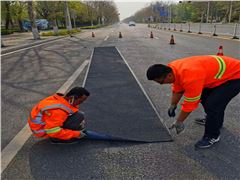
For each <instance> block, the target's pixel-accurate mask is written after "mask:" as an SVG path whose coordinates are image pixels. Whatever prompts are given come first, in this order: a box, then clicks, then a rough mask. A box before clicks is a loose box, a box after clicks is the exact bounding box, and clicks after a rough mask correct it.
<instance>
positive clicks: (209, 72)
mask: <svg viewBox="0 0 240 180" xmlns="http://www.w3.org/2000/svg"><path fill="white" fill-rule="evenodd" d="M147 78H148V80H153V81H155V82H157V83H159V84H171V83H172V91H173V93H172V99H171V106H170V108H169V109H168V115H169V116H170V117H174V116H175V109H176V108H177V104H178V102H179V101H180V99H181V98H182V96H183V103H182V108H181V112H180V114H179V116H178V118H177V119H176V121H175V123H174V124H173V125H172V126H171V127H170V128H175V129H176V131H177V134H179V133H180V132H181V131H183V129H184V124H183V121H184V120H185V119H186V118H187V117H188V115H189V114H190V113H191V112H192V111H193V110H195V109H196V108H197V107H198V104H199V102H201V104H202V106H203V108H204V111H205V113H206V124H205V132H204V136H203V138H202V139H201V140H200V141H198V142H197V143H196V144H195V147H197V148H208V147H210V146H212V145H213V144H214V143H216V142H218V141H219V140H220V128H221V127H222V124H223V120H224V111H225V109H226V106H227V105H228V103H229V102H230V101H231V99H232V98H233V97H235V96H236V95H237V94H238V93H239V92H240V60H238V59H234V58H231V57H227V56H211V55H205V56H193V57H187V58H183V59H178V60H175V61H172V62H170V63H169V64H168V65H167V66H166V65H163V64H155V65H152V66H150V67H149V68H148V70H147Z"/></svg>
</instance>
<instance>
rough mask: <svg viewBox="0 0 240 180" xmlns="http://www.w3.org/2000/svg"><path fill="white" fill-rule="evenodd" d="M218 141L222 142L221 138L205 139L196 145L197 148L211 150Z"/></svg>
mask: <svg viewBox="0 0 240 180" xmlns="http://www.w3.org/2000/svg"><path fill="white" fill-rule="evenodd" d="M218 141H220V136H218V137H217V138H210V137H203V138H202V139H201V140H200V141H198V142H197V143H196V144H195V147H196V148H199V149H205V148H209V147H211V146H212V145H213V144H215V143H217V142H218Z"/></svg>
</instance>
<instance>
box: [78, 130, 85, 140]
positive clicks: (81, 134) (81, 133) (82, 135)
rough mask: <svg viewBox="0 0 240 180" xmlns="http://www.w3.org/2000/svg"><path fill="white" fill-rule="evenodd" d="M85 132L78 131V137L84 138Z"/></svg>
mask: <svg viewBox="0 0 240 180" xmlns="http://www.w3.org/2000/svg"><path fill="white" fill-rule="evenodd" d="M85 136H86V134H85V133H84V132H83V131H80V136H79V137H78V138H79V139H81V138H84V137H85Z"/></svg>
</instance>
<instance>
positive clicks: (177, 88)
mask: <svg viewBox="0 0 240 180" xmlns="http://www.w3.org/2000/svg"><path fill="white" fill-rule="evenodd" d="M183 91H184V89H183V87H182V86H180V85H178V84H176V83H173V84H172V92H173V93H180V92H183Z"/></svg>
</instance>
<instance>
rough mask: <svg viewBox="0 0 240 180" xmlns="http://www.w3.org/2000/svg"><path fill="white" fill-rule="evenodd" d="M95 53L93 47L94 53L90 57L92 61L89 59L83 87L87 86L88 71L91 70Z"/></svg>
mask: <svg viewBox="0 0 240 180" xmlns="http://www.w3.org/2000/svg"><path fill="white" fill-rule="evenodd" d="M93 53H94V49H93V51H92V54H91V57H90V61H89V63H88V68H87V71H86V74H85V77H84V80H83V83H82V86H83V87H84V86H85V84H86V81H87V76H88V72H89V69H90V65H91V63H92V58H93Z"/></svg>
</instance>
